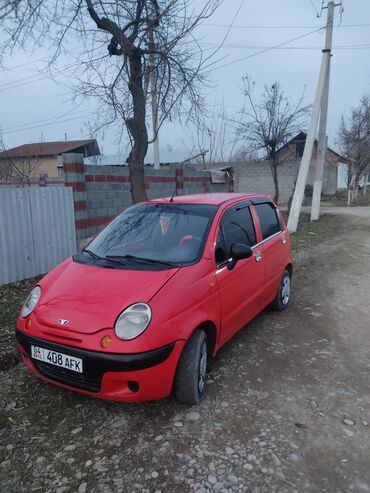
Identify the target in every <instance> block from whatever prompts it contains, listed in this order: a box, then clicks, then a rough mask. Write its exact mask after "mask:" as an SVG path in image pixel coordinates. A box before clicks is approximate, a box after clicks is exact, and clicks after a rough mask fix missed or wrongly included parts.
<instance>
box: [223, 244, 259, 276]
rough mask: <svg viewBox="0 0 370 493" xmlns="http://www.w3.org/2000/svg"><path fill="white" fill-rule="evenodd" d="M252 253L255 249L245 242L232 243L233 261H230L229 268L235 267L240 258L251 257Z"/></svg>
mask: <svg viewBox="0 0 370 493" xmlns="http://www.w3.org/2000/svg"><path fill="white" fill-rule="evenodd" d="M252 255H253V251H252V249H251V247H250V246H249V245H245V244H244V243H234V245H231V257H232V261H231V262H230V263H229V266H228V267H229V270H231V269H233V268H234V267H235V264H236V263H237V262H238V260H242V259H244V258H249V257H251V256H252Z"/></svg>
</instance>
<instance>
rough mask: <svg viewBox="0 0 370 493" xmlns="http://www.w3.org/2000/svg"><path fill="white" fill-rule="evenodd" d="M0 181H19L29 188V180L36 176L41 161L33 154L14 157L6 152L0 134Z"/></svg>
mask: <svg viewBox="0 0 370 493" xmlns="http://www.w3.org/2000/svg"><path fill="white" fill-rule="evenodd" d="M0 154H1V155H0V180H2V181H5V182H7V181H9V180H19V181H21V182H22V183H23V184H25V185H28V186H30V185H31V178H32V177H34V176H36V175H37V171H38V170H39V169H40V167H41V165H42V161H41V159H40V158H39V156H38V155H37V153H35V155H34V156H25V157H16V156H13V154H12V153H11V152H9V151H8V149H7V148H6V146H5V144H4V140H3V139H2V137H1V134H0Z"/></svg>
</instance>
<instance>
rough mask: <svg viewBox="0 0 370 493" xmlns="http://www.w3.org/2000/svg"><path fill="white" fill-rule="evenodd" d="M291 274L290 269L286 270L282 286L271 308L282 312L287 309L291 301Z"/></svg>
mask: <svg viewBox="0 0 370 493" xmlns="http://www.w3.org/2000/svg"><path fill="white" fill-rule="evenodd" d="M291 284H292V281H291V276H290V273H289V271H288V270H285V271H284V273H283V276H282V278H281V281H280V286H279V289H278V292H277V294H276V297H275V299H274V301H273V302H272V303H271V308H273V309H274V310H278V311H280V312H282V311H283V310H285V309H286V308H287V306H288V304H289V301H290V294H291Z"/></svg>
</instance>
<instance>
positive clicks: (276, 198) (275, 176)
mask: <svg viewBox="0 0 370 493" xmlns="http://www.w3.org/2000/svg"><path fill="white" fill-rule="evenodd" d="M270 166H271V173H272V179H273V180H274V188H275V195H274V202H275V204H277V203H278V202H279V179H278V163H277V162H276V160H275V159H273V161H272V162H270Z"/></svg>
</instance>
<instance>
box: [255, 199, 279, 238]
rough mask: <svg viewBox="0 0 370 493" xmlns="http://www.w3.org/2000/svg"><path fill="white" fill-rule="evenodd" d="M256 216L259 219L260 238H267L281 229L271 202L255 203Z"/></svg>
mask: <svg viewBox="0 0 370 493" xmlns="http://www.w3.org/2000/svg"><path fill="white" fill-rule="evenodd" d="M255 208H256V212H257V215H258V218H259V220H260V225H261V231H262V239H264V240H265V239H266V238H269V237H270V236H272V235H274V234H275V233H278V232H279V231H281V226H280V221H279V218H278V215H277V212H276V209H275V207H274V206H273V204H271V202H268V203H265V204H256V205H255Z"/></svg>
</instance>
